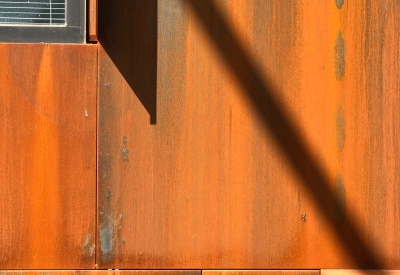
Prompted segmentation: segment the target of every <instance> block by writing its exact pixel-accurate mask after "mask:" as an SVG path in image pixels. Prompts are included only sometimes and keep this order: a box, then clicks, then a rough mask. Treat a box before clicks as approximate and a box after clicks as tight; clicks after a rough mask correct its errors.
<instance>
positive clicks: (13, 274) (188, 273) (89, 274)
mask: <svg viewBox="0 0 400 275" xmlns="http://www.w3.org/2000/svg"><path fill="white" fill-rule="evenodd" d="M0 275H201V271H200V270H184V271H183V270H118V269H116V270H111V269H109V270H59V269H56V270H0Z"/></svg>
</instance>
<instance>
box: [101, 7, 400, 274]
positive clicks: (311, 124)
mask: <svg viewBox="0 0 400 275" xmlns="http://www.w3.org/2000/svg"><path fill="white" fill-rule="evenodd" d="M141 2H142V1H130V2H129V4H127V3H125V4H124V3H123V2H121V3H123V4H121V5H120V6H118V8H117V6H114V5H113V4H112V2H110V1H103V2H100V3H99V4H100V6H99V10H100V27H101V28H100V29H101V30H102V31H101V32H100V37H99V39H100V43H101V46H102V47H103V48H101V49H100V51H99V66H100V67H99V70H100V75H99V86H100V87H99V96H100V99H99V107H100V109H99V124H98V131H99V132H98V133H99V137H98V138H99V139H98V141H99V143H98V144H99V145H98V146H99V147H98V154H99V159H98V161H99V162H98V167H99V169H98V188H99V193H98V202H99V209H98V211H99V213H98V221H99V223H98V227H99V228H98V230H99V234H100V241H99V245H98V254H97V259H98V264H99V266H100V267H103V268H112V267H117V268H202V269H207V268H208V269H223V268H228V269H268V268H283V269H285V268H286V269H288V268H290V269H296V268H301V269H314V268H399V267H400V251H399V250H398V247H399V242H400V237H399V235H398V233H397V231H398V230H397V229H398V228H400V224H399V222H400V217H399V215H400V214H399V213H400V211H399V210H400V195H399V194H400V190H399V188H398V184H397V183H398V179H399V176H400V170H399V169H396V167H397V163H399V161H400V159H399V158H400V152H398V146H397V145H396V140H397V139H398V137H399V133H398V128H399V127H398V125H399V123H400V121H399V119H400V117H399V116H398V115H397V110H398V109H399V105H400V99H399V97H398V95H397V94H398V91H399V82H398V79H399V78H398V74H399V73H398V72H399V71H400V70H399V64H400V62H399V61H400V60H399V58H400V55H399V50H398V49H399V46H400V45H399V43H400V39H399V35H400V32H399V31H400V30H399V27H400V20H399V19H400V18H398V17H399V16H400V15H399V13H398V12H397V11H398V9H399V7H400V6H399V5H400V3H399V2H398V1H389V0H384V1H379V2H376V1H375V2H372V1H361V0H357V1H328V2H324V3H319V4H318V5H317V4H315V2H314V1H302V2H298V1H263V0H258V1H257V0H245V1H244V0H215V1H213V0H202V1H196V0H187V1H178V0H173V1H171V0H160V1H158V11H157V22H158V28H157V30H156V31H155V30H154V28H153V27H154V26H153V25H152V24H150V23H149V22H148V21H147V22H148V23H149V24H147V25H146V28H145V29H146V31H141V29H143V28H139V27H137V28H136V27H135V25H134V24H126V26H130V27H129V28H130V30H131V33H135V34H136V35H139V34H140V33H142V34H143V35H145V33H146V32H151V34H149V35H150V36H151V37H153V38H154V35H156V36H157V41H158V42H157V51H156V53H154V51H153V50H152V49H154V48H153V46H154V40H151V39H150V40H147V39H146V42H144V43H145V44H143V45H141V44H140V40H139V41H134V43H135V46H133V47H131V48H129V47H127V46H126V45H124V44H123V43H124V42H126V41H128V40H129V39H131V38H126V36H125V37H123V36H122V33H123V32H122V31H121V32H120V33H119V34H115V33H113V32H112V28H107V26H108V25H107V23H110V22H114V21H113V20H114V18H113V15H115V14H118V12H117V10H123V8H124V5H125V6H126V7H127V8H132V7H133V6H135V7H136V8H142V9H143V11H142V14H146V12H145V11H147V12H148V13H150V14H151V12H150V11H149V10H148V9H149V8H150V5H147V6H146V4H143V3H141ZM102 6H103V7H102ZM128 10H129V9H128ZM106 11H107V12H109V13H108V16H107V14H106ZM127 14H129V13H127ZM136 18H140V16H137V17H136ZM124 20H128V17H127V16H126V18H121V17H120V18H118V19H117V22H119V23H118V24H120V25H123V23H124ZM136 20H138V19H136ZM102 21H103V22H102ZM110 24H111V23H110ZM149 26H153V27H149ZM141 27H143V25H141ZM129 28H126V29H124V31H125V32H126V31H127V30H128V29H129ZM152 31H153V32H154V33H153V32H152ZM129 41H130V40H129ZM146 43H148V44H146ZM144 45H150V46H152V47H151V48H150V50H149V51H148V52H146V54H147V56H148V57H149V63H148V64H146V63H145V62H143V60H144V59H143V57H140V53H142V51H141V50H143V49H144V48H145V47H144ZM120 48H123V49H124V50H121V51H118V49H120ZM144 52H145V51H143V53H144ZM135 56H139V57H140V59H139V60H140V61H139V63H136V60H135V58H134V57H135ZM155 58H156V60H157V77H156V80H157V82H156V83H157V87H156V88H157V89H156V92H154V90H153V89H152V88H154V86H152V81H154V80H155V78H154V76H153V73H154V59H155ZM138 64H140V66H141V68H142V69H143V71H146V72H150V73H149V74H143V71H140V70H133V69H132V70H129V69H127V68H130V66H132V67H133V68H139V66H138ZM140 79H143V82H141V81H140ZM138 83H140V84H138ZM146 91H148V93H149V94H148V97H146V96H144V95H146ZM154 95H156V96H154ZM144 98H146V99H147V101H145V100H143V99H144ZM154 114H156V120H151V122H152V123H153V124H151V123H149V117H154ZM154 123H155V124H154Z"/></svg>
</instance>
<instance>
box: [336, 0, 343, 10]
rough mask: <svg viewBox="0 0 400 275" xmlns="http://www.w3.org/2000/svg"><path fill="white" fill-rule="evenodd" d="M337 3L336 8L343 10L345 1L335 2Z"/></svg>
mask: <svg viewBox="0 0 400 275" xmlns="http://www.w3.org/2000/svg"><path fill="white" fill-rule="evenodd" d="M335 3H336V8H338V9H341V8H342V6H343V4H344V0H335Z"/></svg>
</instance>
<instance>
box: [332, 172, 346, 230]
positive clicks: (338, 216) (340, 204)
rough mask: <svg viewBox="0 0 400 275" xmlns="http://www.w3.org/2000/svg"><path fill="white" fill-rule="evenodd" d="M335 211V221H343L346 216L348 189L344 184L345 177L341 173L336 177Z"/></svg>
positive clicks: (334, 192)
mask: <svg viewBox="0 0 400 275" xmlns="http://www.w3.org/2000/svg"><path fill="white" fill-rule="evenodd" d="M333 211H334V217H335V221H336V222H337V223H342V222H343V221H344V219H345V216H346V189H345V187H344V184H343V177H342V175H340V174H338V175H336V178H335V186H334V191H333Z"/></svg>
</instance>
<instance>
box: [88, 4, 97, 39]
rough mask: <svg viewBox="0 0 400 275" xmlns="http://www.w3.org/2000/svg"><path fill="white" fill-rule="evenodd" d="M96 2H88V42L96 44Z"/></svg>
mask: <svg viewBox="0 0 400 275" xmlns="http://www.w3.org/2000/svg"><path fill="white" fill-rule="evenodd" d="M97 1H98V0H88V11H89V12H88V16H89V18H88V30H89V31H88V33H89V41H91V42H97V40H98V32H99V30H98V18H97V15H98V3H97Z"/></svg>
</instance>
